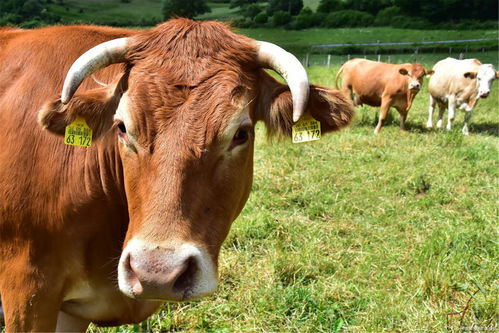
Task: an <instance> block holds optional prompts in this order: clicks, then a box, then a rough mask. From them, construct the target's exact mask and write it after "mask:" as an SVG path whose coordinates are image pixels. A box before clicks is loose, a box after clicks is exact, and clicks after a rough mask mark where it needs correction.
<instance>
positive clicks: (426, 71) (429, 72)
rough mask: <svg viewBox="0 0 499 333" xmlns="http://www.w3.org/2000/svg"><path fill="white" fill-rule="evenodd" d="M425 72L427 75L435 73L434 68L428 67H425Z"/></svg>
mask: <svg viewBox="0 0 499 333" xmlns="http://www.w3.org/2000/svg"><path fill="white" fill-rule="evenodd" d="M424 72H425V74H426V75H433V73H435V71H434V70H433V69H426V68H425V70H424Z"/></svg>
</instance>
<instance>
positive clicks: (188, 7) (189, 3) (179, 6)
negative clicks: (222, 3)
mask: <svg viewBox="0 0 499 333" xmlns="http://www.w3.org/2000/svg"><path fill="white" fill-rule="evenodd" d="M162 11H163V17H164V19H165V20H167V19H169V18H171V17H174V16H182V17H187V18H193V17H194V16H197V15H200V14H204V13H209V12H211V9H210V7H208V5H207V4H206V0H163V7H162Z"/></svg>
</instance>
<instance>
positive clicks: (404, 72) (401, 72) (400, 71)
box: [399, 68, 409, 75]
mask: <svg viewBox="0 0 499 333" xmlns="http://www.w3.org/2000/svg"><path fill="white" fill-rule="evenodd" d="M399 73H400V74H402V75H407V74H409V71H408V70H407V69H405V68H401V69H399Z"/></svg>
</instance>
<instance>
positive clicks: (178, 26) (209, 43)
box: [128, 18, 257, 85]
mask: <svg viewBox="0 0 499 333" xmlns="http://www.w3.org/2000/svg"><path fill="white" fill-rule="evenodd" d="M256 52H257V50H256V47H255V44H254V42H253V41H252V40H251V39H250V38H247V37H245V36H242V35H238V34H236V33H234V32H233V31H232V30H231V29H230V27H229V26H228V25H226V24H224V23H220V22H202V21H201V22H197V21H192V20H189V19H183V18H179V19H174V20H170V21H167V22H165V23H163V24H160V25H158V26H157V27H155V28H153V29H150V30H145V31H142V32H140V33H138V34H137V35H136V36H134V37H133V40H132V43H131V45H130V51H129V56H128V58H129V61H130V62H131V63H132V64H139V63H140V66H144V67H147V68H148V69H152V68H160V67H161V68H164V67H170V68H171V74H173V75H175V76H179V79H184V80H185V81H186V82H185V83H183V84H187V85H192V84H193V81H195V80H196V79H199V75H201V73H202V72H203V68H206V67H211V66H213V65H216V64H219V65H223V66H224V67H225V68H229V67H230V66H235V67H236V68H238V67H241V66H243V67H254V68H256V67H257V65H256V63H255V59H256ZM187 81H190V82H187ZM180 83H181V84H182V82H180ZM194 84H195V83H194Z"/></svg>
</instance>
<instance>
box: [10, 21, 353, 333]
mask: <svg viewBox="0 0 499 333" xmlns="http://www.w3.org/2000/svg"><path fill="white" fill-rule="evenodd" d="M0 45H1V48H0V63H1V64H2V66H1V67H0V133H2V136H3V140H2V143H3V145H2V149H1V150H0V294H1V296H2V301H3V308H4V311H5V320H6V327H7V331H52V330H54V329H56V328H57V329H58V330H84V329H85V328H86V327H87V326H88V324H89V323H90V322H94V323H97V324H99V325H119V324H123V323H134V322H140V321H142V320H144V319H145V318H147V317H148V316H149V315H151V314H152V313H154V312H155V311H156V310H157V309H158V308H159V306H160V305H161V301H164V300H171V301H185V300H191V299H196V298H199V297H202V296H205V295H209V294H211V293H213V292H214V290H215V288H216V286H217V261H218V254H219V251H220V246H221V244H222V242H223V240H224V239H225V237H226V235H227V233H228V231H229V228H230V225H231V223H232V221H233V220H234V219H235V218H236V217H237V216H238V214H239V213H240V211H241V209H242V208H243V206H244V204H245V202H246V200H247V197H248V195H249V192H250V188H251V183H252V173H253V170H252V169H253V146H254V126H255V123H256V122H257V121H258V120H262V121H263V122H264V123H265V125H266V127H267V130H268V131H269V132H270V133H271V134H279V135H285V136H290V129H291V126H292V124H293V119H294V120H295V121H296V120H298V119H299V118H300V116H301V115H302V114H303V113H309V114H311V115H312V116H313V117H314V118H316V119H317V120H319V121H320V122H321V126H322V130H323V132H328V131H333V130H337V129H339V128H341V127H343V126H346V125H347V124H348V123H349V122H350V120H351V118H352V115H353V107H352V106H351V104H350V103H349V101H348V99H346V98H344V97H343V96H342V94H341V93H340V92H338V91H332V90H328V89H325V88H320V87H316V86H309V84H308V79H307V76H306V72H305V70H304V68H303V67H302V66H301V64H300V63H299V62H298V60H297V59H296V58H295V57H294V56H292V55H291V54H289V53H287V52H285V51H284V50H282V49H281V48H279V47H277V46H276V45H273V44H269V43H266V42H257V41H254V40H252V39H249V38H246V37H243V36H240V35H237V34H235V33H233V32H231V31H230V30H229V29H228V28H227V27H226V26H225V25H223V24H221V23H217V22H194V21H190V20H186V19H176V20H172V21H169V22H167V23H164V24H161V25H159V26H157V27H156V28H153V29H151V30H144V31H136V30H124V29H114V28H107V27H94V26H67V27H62V26H60V27H47V28H42V29H38V30H2V31H1V32H0ZM92 47H93V48H92ZM89 48H92V49H90V50H89V51H87V50H88V49H89ZM85 51H87V52H85ZM113 63H114V65H112V64H113ZM70 67H71V68H70ZM262 68H273V69H275V70H276V71H278V72H279V73H280V74H281V75H282V76H283V77H284V78H285V79H286V80H287V83H288V85H289V87H288V86H287V85H283V84H281V83H279V82H278V81H276V80H275V79H273V78H272V77H271V76H270V75H269V74H267V73H266V72H265V71H264V70H263V69H262ZM68 69H69V72H68ZM66 72H68V74H67V76H66V79H65V80H64V75H65V73H66ZM94 72H95V74H94V76H95V80H93V79H92V78H90V77H88V76H91V74H92V73H94ZM86 77H88V78H87V79H85V78H86ZM97 81H99V82H106V83H108V85H107V86H105V87H102V86H100V85H99V84H97ZM63 82H64V86H63ZM78 87H79V89H78ZM61 88H62V96H61V97H60V98H59V97H58V93H59V92H60V91H61ZM77 89H78V92H76V93H75V91H76V90H77ZM307 101H308V102H307ZM39 110H40V111H39ZM77 116H79V117H83V118H84V119H85V120H86V122H87V123H88V125H89V126H90V127H91V128H92V130H93V134H94V143H93V144H92V146H91V147H89V148H84V147H73V146H67V145H64V144H63V141H64V140H63V138H62V137H61V136H60V135H61V134H63V132H64V130H65V127H66V126H67V125H68V124H70V123H71V122H73V120H74V119H75V118H76V117H77ZM37 121H38V123H37ZM39 124H41V126H40V125H39Z"/></svg>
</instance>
